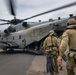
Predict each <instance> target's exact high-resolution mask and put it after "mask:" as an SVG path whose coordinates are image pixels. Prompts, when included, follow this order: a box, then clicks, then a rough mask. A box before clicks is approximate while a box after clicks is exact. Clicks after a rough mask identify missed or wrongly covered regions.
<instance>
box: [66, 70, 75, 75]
mask: <svg viewBox="0 0 76 75" xmlns="http://www.w3.org/2000/svg"><path fill="white" fill-rule="evenodd" d="M67 75H75V73H74V71H73V70H68V71H67Z"/></svg>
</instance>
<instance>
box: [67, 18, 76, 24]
mask: <svg viewBox="0 0 76 75" xmlns="http://www.w3.org/2000/svg"><path fill="white" fill-rule="evenodd" d="M67 24H68V25H75V24H76V20H75V19H74V18H71V19H69V20H68V23H67Z"/></svg>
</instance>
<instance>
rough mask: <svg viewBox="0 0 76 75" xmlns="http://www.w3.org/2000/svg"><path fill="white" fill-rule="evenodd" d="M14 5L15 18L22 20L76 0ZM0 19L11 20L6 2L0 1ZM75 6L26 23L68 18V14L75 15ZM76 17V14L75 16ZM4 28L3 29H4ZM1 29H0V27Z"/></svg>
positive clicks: (20, 1) (17, 1)
mask: <svg viewBox="0 0 76 75" xmlns="http://www.w3.org/2000/svg"><path fill="white" fill-rule="evenodd" d="M14 1H15V4H16V8H15V10H16V16H17V18H20V19H24V18H27V17H30V16H33V15H36V14H39V13H42V12H44V11H47V10H51V9H54V8H57V7H60V6H62V5H65V4H68V3H71V2H74V1H76V0H14ZM0 4H1V6H0V18H2V19H12V18H13V16H12V15H11V14H10V11H9V8H8V5H7V2H6V0H0ZM75 8H76V6H73V7H69V8H66V9H62V10H59V11H56V12H52V13H48V14H46V15H43V16H39V17H37V18H33V19H30V20H28V21H38V20H42V21H44V20H48V19H49V18H53V19H56V18H57V17H59V16H60V17H68V16H69V14H72V13H73V14H75V13H76V11H75ZM75 15H76V14H75ZM5 27H6V26H5ZM5 27H4V28H5ZM0 29H1V27H0Z"/></svg>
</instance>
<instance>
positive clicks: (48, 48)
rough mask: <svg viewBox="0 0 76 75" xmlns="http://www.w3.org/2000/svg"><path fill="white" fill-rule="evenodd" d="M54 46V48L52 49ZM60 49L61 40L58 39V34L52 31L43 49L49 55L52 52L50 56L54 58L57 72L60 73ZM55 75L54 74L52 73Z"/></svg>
mask: <svg viewBox="0 0 76 75" xmlns="http://www.w3.org/2000/svg"><path fill="white" fill-rule="evenodd" d="M52 45H53V47H51V46H52ZM58 47H59V39H58V38H57V37H56V33H55V32H54V31H50V34H49V36H48V37H47V38H46V39H45V40H44V43H43V48H44V50H45V53H46V54H47V53H48V52H49V51H50V54H51V55H52V56H53V58H54V61H55V67H54V68H55V69H54V70H55V72H56V73H58V65H57V56H58V52H59V50H58ZM51 75H54V73H51Z"/></svg>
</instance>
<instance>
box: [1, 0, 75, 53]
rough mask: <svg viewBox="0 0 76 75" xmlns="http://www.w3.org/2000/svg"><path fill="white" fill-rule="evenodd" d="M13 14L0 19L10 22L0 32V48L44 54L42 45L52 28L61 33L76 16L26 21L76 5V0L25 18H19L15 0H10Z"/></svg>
mask: <svg viewBox="0 0 76 75" xmlns="http://www.w3.org/2000/svg"><path fill="white" fill-rule="evenodd" d="M8 2H9V6H10V10H11V14H12V15H13V16H14V19H12V20H5V19H0V21H4V22H6V23H2V24H0V25H6V24H10V26H9V27H8V28H6V29H5V30H4V31H2V32H0V48H1V49H3V50H4V51H10V52H13V51H14V50H17V49H18V50H22V51H30V52H34V53H37V54H42V45H43V41H44V39H45V38H46V37H47V36H48V34H49V31H50V30H55V32H57V34H59V35H61V34H62V32H63V31H64V30H65V29H66V26H67V21H68V19H69V18H76V16H73V15H72V14H71V15H70V17H67V18H62V19H61V18H60V17H58V19H57V20H53V19H50V20H49V21H44V22H41V21H40V20H39V22H25V21H26V20H28V19H31V18H34V17H37V16H41V15H44V14H47V13H50V12H54V11H58V10H61V9H64V8H67V7H71V6H74V5H76V2H73V3H70V4H67V5H64V6H61V7H58V8H55V9H52V10H49V11H46V12H43V13H40V14H37V15H34V16H31V17H28V18H25V19H17V18H16V15H15V11H14V5H13V0H8Z"/></svg>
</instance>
